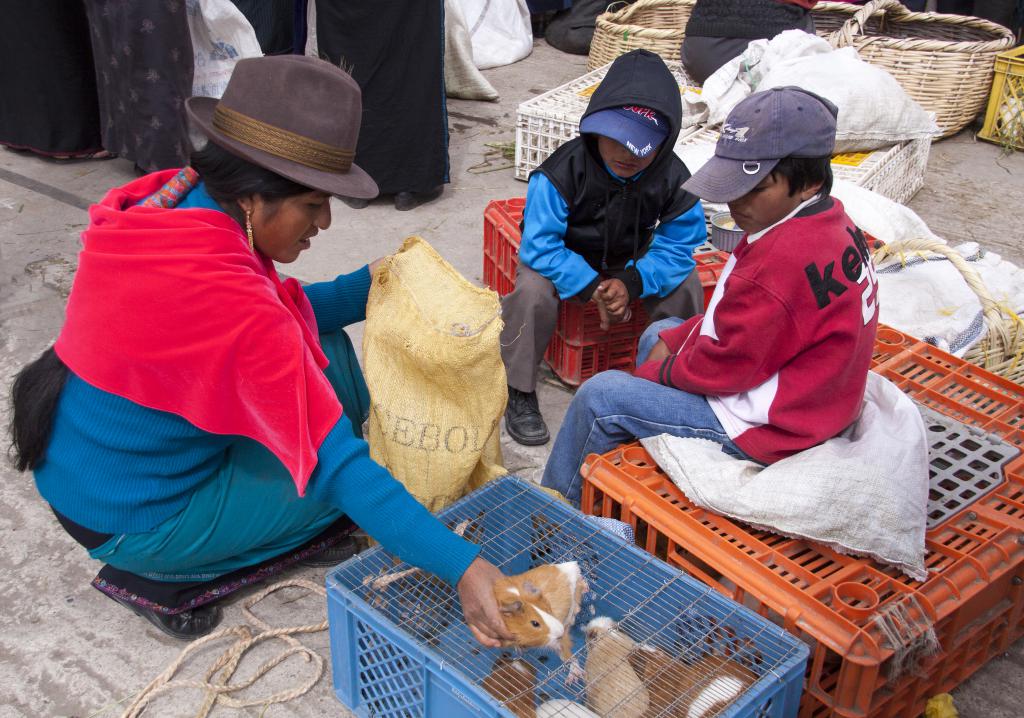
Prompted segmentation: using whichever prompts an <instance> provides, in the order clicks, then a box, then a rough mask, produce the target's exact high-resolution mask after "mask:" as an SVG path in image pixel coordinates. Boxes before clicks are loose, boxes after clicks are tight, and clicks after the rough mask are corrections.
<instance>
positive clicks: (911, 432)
mask: <svg viewBox="0 0 1024 718" xmlns="http://www.w3.org/2000/svg"><path fill="white" fill-rule="evenodd" d="M642 442H643V445H644V448H646V449H647V451H648V452H650V454H651V456H652V457H654V460H655V461H656V462H657V463H658V466H660V467H661V468H662V469H663V470H664V471H665V472H666V473H667V474H668V475H669V477H670V478H671V479H672V481H673V482H675V484H676V485H677V486H678V487H679V488H680V489H681V490H682V491H683V493H684V494H686V497H687V498H688V499H690V501H692V502H693V503H695V504H696V505H698V506H700V507H702V508H706V509H708V510H710V511H714V512H715V513H717V514H721V515H723V516H728V517H730V518H733V519H736V520H739V521H743V522H744V523H747V524H750V525H752V526H754V527H756V528H762V529H766V530H770V531H775V532H777V533H780V534H783V535H785V536H793V537H798V538H805V539H809V540H811V541H817V542H819V543H823V544H825V545H826V546H829V547H831V548H833V549H835V550H836V551H839V552H840V553H849V554H855V555H858V556H869V557H871V558H873V559H875V560H878V561H881V562H884V563H887V564H891V565H893V566H895V567H897V568H898V569H899V570H901V571H902V572H903V573H905V574H906V575H907V576H909V577H910V578H912V579H914V580H916V581H924V580H926V579H927V577H928V571H927V568H926V566H925V563H924V558H925V545H924V538H925V530H926V526H927V519H928V515H927V509H928V442H927V439H926V437H925V429H924V422H923V421H922V420H921V415H920V414H919V413H918V411H917V408H916V407H915V406H914V403H913V402H912V401H911V400H910V398H909V397H907V396H906V395H905V394H904V393H903V392H901V391H900V390H899V389H897V388H896V387H895V386H894V385H892V384H891V383H889V382H888V381H886V380H885V379H883V378H882V377H880V376H878V375H877V374H875V373H873V372H871V373H869V374H868V384H867V390H866V391H865V396H864V406H863V408H862V409H861V414H860V417H859V418H858V419H857V421H855V422H854V423H853V425H852V426H850V427H849V428H848V429H846V431H844V432H843V433H842V434H840V435H839V436H837V437H836V438H834V439H830V440H829V441H826V442H824V443H823V444H819V445H818V446H814V447H812V448H810V449H807V450H805V451H802V452H800V453H799V454H796V455H795V456H791V457H789V458H787V459H783V460H781V461H779V462H776V463H775V464H772V465H770V466H767V467H762V466H761V465H759V464H756V463H754V462H752V461H742V460H739V459H736V458H733V457H731V456H729V455H727V454H725V453H723V452H722V451H721V447H720V446H719V444H717V443H715V442H713V441H707V440H705V439H680V438H678V437H675V436H670V435H668V434H661V435H660V436H655V437H651V438H649V439H643V440H642Z"/></svg>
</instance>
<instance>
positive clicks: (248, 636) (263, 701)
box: [122, 579, 327, 718]
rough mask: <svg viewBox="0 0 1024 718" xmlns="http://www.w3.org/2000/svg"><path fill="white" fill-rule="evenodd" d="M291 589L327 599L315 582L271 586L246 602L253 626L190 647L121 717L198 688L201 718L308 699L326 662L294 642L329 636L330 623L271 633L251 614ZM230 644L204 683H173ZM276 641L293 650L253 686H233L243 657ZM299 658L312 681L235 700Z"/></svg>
mask: <svg viewBox="0 0 1024 718" xmlns="http://www.w3.org/2000/svg"><path fill="white" fill-rule="evenodd" d="M290 587H295V588H304V589H306V590H307V591H309V593H311V594H316V595H319V596H323V597H324V598H326V596H327V591H326V590H325V589H324V587H323V586H320V585H317V584H315V583H313V582H312V581H305V580H302V579H295V580H290V581H280V582H278V583H275V584H274V585H272V586H268V587H267V588H266V589H264V590H263V591H261V592H259V593H258V594H256V595H255V596H253V597H251V598H249V599H248V600H247V601H245V603H244V604H243V606H242V615H243V616H244V617H245V620H246V621H248V622H249V624H251V626H247V625H240V626H232V627H231V628H223V629H221V630H219V631H215V632H214V633H211V634H209V635H207V636H204V637H202V638H200V639H197V640H195V641H193V642H192V643H190V644H189V645H188V646H186V647H185V649H184V650H182V652H181V654H180V655H179V656H178V658H177V659H176V660H175V661H174V662H173V663H171V665H169V666H168V667H167V669H166V670H165V671H164V672H163V673H161V674H160V675H159V676H157V677H156V678H154V679H153V680H152V681H151V682H150V683H149V685H147V686H146V687H145V688H143V689H142V691H141V692H140V693H139V694H138V695H137V696H136V697H135V700H134V701H133V702H132V704H131V705H130V706H128V708H127V709H126V710H125V712H124V713H122V718H137V716H139V715H141V714H142V712H143V711H144V710H145V709H146V706H148V705H149V704H150V703H151V702H153V700H155V699H156V698H158V697H159V696H162V695H163V694H165V693H169V692H171V691H174V690H177V689H180V688H193V689H198V690H200V691H203V693H204V696H203V703H202V705H201V706H200V708H199V710H198V712H197V713H196V717H197V718H206V716H208V715H209V714H210V711H211V710H213V708H214V707H215V706H216V705H218V704H219V705H221V706H224V707H227V708H249V707H252V706H267V705H271V704H274V703H286V702H288V701H290V700H292V699H294V698H298V697H299V696H301V695H303V694H305V693H306V692H307V691H308V690H309V689H310V688H312V687H313V686H314V685H316V683H317V681H319V680H320V677H321V676H322V675H323V673H324V658H323V656H321V655H320V654H319V653H317V652H316V651H314V650H312V649H311V648H308V647H307V646H304V645H303V644H302V643H300V642H299V641H298V640H296V639H295V638H294V637H293V636H296V635H300V634H304V633H318V632H320V631H324V630H326V629H327V621H326V620H325V621H321V622H320V623H314V624H310V625H306V626H291V627H282V628H272V627H271V626H269V625H267V624H266V623H264V622H263V621H262V620H261V619H260V618H258V617H257V616H256V615H255V614H254V613H253V612H252V607H253V606H255V605H256V604H257V603H259V602H260V601H262V600H263V599H264V598H266V597H267V596H269V595H270V594H272V593H274V592H275V591H279V590H281V589H283V588H290ZM253 628H255V629H257V631H258V632H256V633H254V632H253ZM226 638H231V639H234V642H233V643H232V644H231V645H230V646H229V647H228V649H227V650H226V651H225V652H224V653H223V654H221V655H220V656H219V657H218V658H217V660H216V661H214V663H213V665H212V666H211V667H210V668H209V669H208V670H207V672H206V675H205V677H204V678H203V679H202V680H200V679H189V678H177V679H175V678H174V675H175V673H177V672H178V670H179V669H180V668H181V667H182V666H183V665H185V663H186V661H188V659H189V658H190V657H191V656H192V654H194V653H196V652H198V651H200V650H202V649H204V648H206V647H207V646H209V645H210V644H211V643H216V642H217V641H220V640H223V639H226ZM275 638H277V639H280V640H282V641H284V642H285V644H287V646H288V647H287V648H286V649H285V650H284V651H283V652H282V653H280V654H279V655H277V656H275V657H274V658H272V659H270V660H268V661H266V662H264V663H262V664H261V665H260V667H259V668H258V669H257V670H256V672H255V673H254V674H253V676H252V677H251V678H249V679H248V680H245V681H242V682H239V683H231V682H230V681H231V678H232V677H233V676H234V673H235V670H236V669H237V668H238V664H239V662H240V661H241V660H242V656H244V655H245V652H246V651H248V650H249V649H250V648H252V647H253V646H256V645H257V644H260V643H263V642H264V641H269V640H272V639H275ZM294 655H301V656H303V657H304V658H305V659H306V661H307V662H312V664H313V671H312V673H311V675H310V676H309V677H308V678H307V679H306V681H305V682H304V683H302V684H301V685H298V686H295V687H294V688H291V689H289V690H284V691H281V692H279V693H274V694H273V695H270V696H267V697H262V698H249V699H241V698H236V697H234V696H233V695H232V694H234V693H237V692H238V691H241V690H244V689H246V688H249V687H250V686H252V685H253V684H255V683H256V681H258V680H259V679H260V678H262V677H263V676H264V675H265V674H267V673H268V672H269V671H271V670H273V669H274V668H275V667H276V666H277V665H279V664H280V663H282V662H284V661H285V660H287V659H288V658H290V657H291V656H294Z"/></svg>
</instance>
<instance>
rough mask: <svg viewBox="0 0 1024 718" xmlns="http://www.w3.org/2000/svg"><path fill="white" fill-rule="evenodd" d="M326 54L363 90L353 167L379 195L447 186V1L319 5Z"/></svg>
mask: <svg viewBox="0 0 1024 718" xmlns="http://www.w3.org/2000/svg"><path fill="white" fill-rule="evenodd" d="M316 18H317V21H316V33H317V43H318V46H319V49H320V53H321V55H325V56H326V57H327V58H329V59H330V61H331V62H334V63H341V64H343V65H344V66H345V67H346V68H351V70H350V71H351V73H352V77H353V78H354V79H355V81H356V82H358V83H359V86H360V87H361V88H362V90H363V124H362V127H361V128H360V130H359V145H358V147H357V148H356V159H355V161H356V164H358V165H359V166H360V167H362V168H363V169H364V170H366V171H367V172H368V173H369V175H370V176H371V177H373V179H374V181H376V182H377V186H378V187H380V191H381V194H395V193H397V192H429V191H430V190H432V189H434V188H436V187H437V186H439V185H442V184H444V183H446V182H448V110H447V105H446V104H445V94H444V3H443V0H317V2H316Z"/></svg>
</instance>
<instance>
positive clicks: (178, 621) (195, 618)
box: [106, 593, 222, 641]
mask: <svg viewBox="0 0 1024 718" xmlns="http://www.w3.org/2000/svg"><path fill="white" fill-rule="evenodd" d="M106 595H107V596H109V597H110V598H112V599H114V600H115V601H117V602H118V603H120V604H121V605H122V606H124V607H125V608H130V609H131V610H132V611H134V612H135V613H137V614H139V615H140V616H142V617H143V618H145V619H146V620H147V621H149V622H150V623H152V624H153V625H154V626H156V627H157V628H159V629H160V630H161V631H163V632H164V633H166V634H167V635H168V636H173V637H174V638H180V639H181V640H183V641H191V640H193V639H196V638H199V637H201V636H205V635H206V634H207V633H209V632H210V631H212V630H213V629H214V628H216V627H217V624H218V623H220V619H221V617H222V614H221V610H220V606H216V605H210V604H206V605H205V606H199V607H198V608H192V609H189V610H187V611H182V612H181V613H172V614H166V613H160V612H159V611H154V610H152V609H149V608H143V607H142V606H138V605H136V604H134V603H132V602H131V601H129V600H127V599H123V598H118V597H117V596H111V595H110V594H109V593H108V594H106Z"/></svg>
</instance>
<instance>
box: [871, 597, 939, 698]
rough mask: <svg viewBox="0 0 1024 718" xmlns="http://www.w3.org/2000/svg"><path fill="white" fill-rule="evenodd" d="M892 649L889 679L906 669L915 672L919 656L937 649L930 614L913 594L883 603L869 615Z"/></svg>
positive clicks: (933, 652) (919, 659)
mask: <svg viewBox="0 0 1024 718" xmlns="http://www.w3.org/2000/svg"><path fill="white" fill-rule="evenodd" d="M871 620H872V622H873V623H874V624H875V625H876V626H877V627H878V630H879V631H880V632H881V633H882V636H883V637H884V638H885V640H886V642H887V643H888V645H886V646H885V648H888V649H889V650H891V651H892V652H893V655H892V659H891V660H890V661H889V669H888V679H889V682H890V683H891V682H893V681H895V680H896V679H898V678H899V677H900V676H902V675H903V674H904V673H906V672H907V671H916V670H917V669H918V667H919V666H920V663H921V661H922V660H923V659H925V658H927V657H928V656H932V655H935V654H936V653H938V652H939V649H940V648H941V646H940V645H939V637H938V636H937V635H936V634H935V626H934V624H933V623H932V620H931V617H930V616H929V615H928V613H927V612H926V611H925V610H924V608H922V607H921V603H920V602H919V601H918V600H917V596H915V595H914V594H909V595H907V596H906V598H904V599H903V600H902V601H897V602H895V603H890V604H888V605H886V606H883V607H882V608H880V609H879V610H878V612H877V613H876V614H875V615H874V616H872V617H871Z"/></svg>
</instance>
